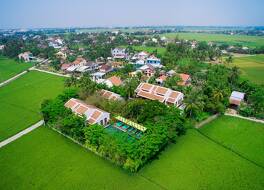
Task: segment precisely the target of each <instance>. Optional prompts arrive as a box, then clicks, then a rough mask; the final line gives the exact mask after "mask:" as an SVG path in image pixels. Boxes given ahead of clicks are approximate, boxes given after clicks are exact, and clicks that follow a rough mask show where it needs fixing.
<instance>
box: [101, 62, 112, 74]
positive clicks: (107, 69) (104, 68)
mask: <svg viewBox="0 0 264 190" xmlns="http://www.w3.org/2000/svg"><path fill="white" fill-rule="evenodd" d="M112 70H113V68H112V67H111V66H110V65H107V64H104V65H102V66H101V67H100V69H99V71H100V72H102V73H109V72H111V71H112Z"/></svg>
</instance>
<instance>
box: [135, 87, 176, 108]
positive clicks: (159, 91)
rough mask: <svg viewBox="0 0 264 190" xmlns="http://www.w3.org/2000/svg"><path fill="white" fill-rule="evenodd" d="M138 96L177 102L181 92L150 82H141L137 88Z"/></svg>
mask: <svg viewBox="0 0 264 190" xmlns="http://www.w3.org/2000/svg"><path fill="white" fill-rule="evenodd" d="M136 92H137V96H139V97H143V98H147V99H150V100H158V101H160V102H164V101H166V102H168V103H172V104H175V102H176V101H177V99H178V97H179V95H180V94H181V93H180V92H177V91H174V90H171V89H169V88H165V87H161V86H157V85H153V84H148V83H141V84H140V85H139V86H138V88H137V89H136Z"/></svg>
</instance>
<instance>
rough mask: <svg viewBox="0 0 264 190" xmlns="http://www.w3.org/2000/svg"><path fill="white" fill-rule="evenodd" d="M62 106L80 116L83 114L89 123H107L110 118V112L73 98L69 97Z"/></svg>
mask: <svg viewBox="0 0 264 190" xmlns="http://www.w3.org/2000/svg"><path fill="white" fill-rule="evenodd" d="M64 106H65V107H66V108H69V109H71V110H72V112H73V113H75V114H76V115H78V116H80V117H83V116H85V117H86V121H87V122H88V123H89V124H91V125H92V124H99V125H107V124H108V122H109V120H110V113H108V112H106V111H103V110H101V109H99V108H97V107H95V106H93V105H88V104H86V103H84V102H82V101H81V100H78V99H75V98H71V99H70V100H69V101H68V102H66V103H65V105H64Z"/></svg>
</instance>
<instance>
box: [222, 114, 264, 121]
mask: <svg viewBox="0 0 264 190" xmlns="http://www.w3.org/2000/svg"><path fill="white" fill-rule="evenodd" d="M225 115H227V116H231V117H237V118H241V119H245V120H249V121H254V122H257V123H263V124H264V120H260V119H255V118H250V117H243V116H241V115H238V114H229V113H225Z"/></svg>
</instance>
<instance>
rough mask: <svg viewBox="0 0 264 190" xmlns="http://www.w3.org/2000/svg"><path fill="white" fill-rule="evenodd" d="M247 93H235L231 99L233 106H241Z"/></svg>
mask: <svg viewBox="0 0 264 190" xmlns="http://www.w3.org/2000/svg"><path fill="white" fill-rule="evenodd" d="M244 98H245V93H242V92H238V91H233V92H232V94H231V96H230V98H229V103H230V104H231V105H235V106H240V104H241V102H243V101H244Z"/></svg>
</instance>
